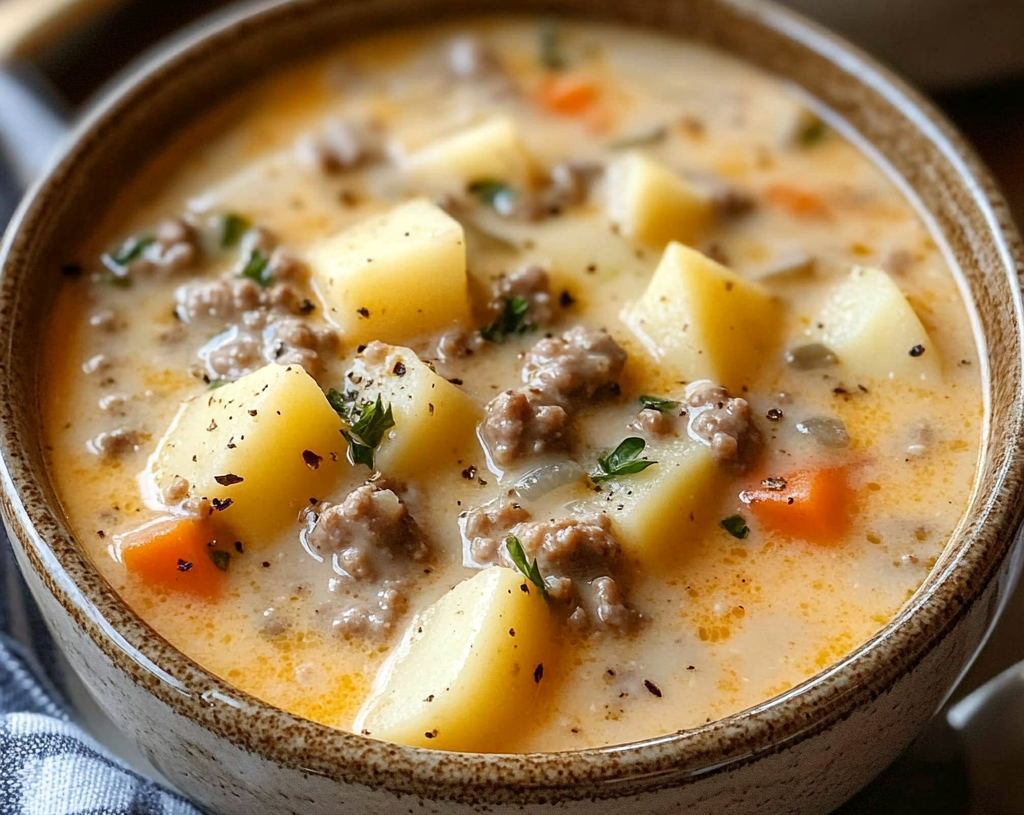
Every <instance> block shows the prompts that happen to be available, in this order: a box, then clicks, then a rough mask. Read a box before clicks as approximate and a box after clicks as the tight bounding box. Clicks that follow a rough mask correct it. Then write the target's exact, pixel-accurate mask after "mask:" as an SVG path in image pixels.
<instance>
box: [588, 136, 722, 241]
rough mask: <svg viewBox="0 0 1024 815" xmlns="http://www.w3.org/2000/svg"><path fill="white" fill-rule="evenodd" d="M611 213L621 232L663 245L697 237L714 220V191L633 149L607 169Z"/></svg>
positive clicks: (637, 238) (609, 211)
mask: <svg viewBox="0 0 1024 815" xmlns="http://www.w3.org/2000/svg"><path fill="white" fill-rule="evenodd" d="M608 214H609V216H610V217H611V219H612V222H613V223H615V224H617V225H618V227H619V229H620V230H621V231H622V232H623V234H625V235H627V236H628V237H630V238H635V239H636V240H639V241H643V242H644V243H647V244H650V245H651V246H654V247H657V248H659V249H660V248H661V247H663V246H664V245H665V244H666V243H668V242H669V241H680V242H682V243H687V244H689V243H693V242H694V241H695V240H697V239H698V238H699V237H700V236H701V235H702V234H703V233H704V232H705V231H706V230H707V229H708V228H709V227H710V226H711V225H712V223H713V221H714V206H713V204H712V201H711V197H710V196H709V195H708V194H707V193H706V192H705V191H703V190H701V189H698V188H697V187H696V186H694V185H693V184H691V183H690V182H689V181H687V180H686V179H685V178H683V177H682V176H680V175H677V174H676V173H674V172H673V171H672V170H670V169H669V168H668V167H666V166H665V165H663V164H661V163H659V162H657V161H655V160H654V159H652V158H649V157H648V156H645V155H643V154H642V153H629V154H627V155H625V156H623V157H622V158H621V159H619V160H618V161H617V162H615V163H614V164H613V165H612V166H611V168H610V170H609V173H608Z"/></svg>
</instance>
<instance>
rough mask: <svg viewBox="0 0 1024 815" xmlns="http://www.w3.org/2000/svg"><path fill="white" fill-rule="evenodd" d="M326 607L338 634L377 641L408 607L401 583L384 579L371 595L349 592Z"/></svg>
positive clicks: (390, 628)
mask: <svg viewBox="0 0 1024 815" xmlns="http://www.w3.org/2000/svg"><path fill="white" fill-rule="evenodd" d="M326 610H327V611H328V613H329V614H330V615H331V628H332V629H333V630H334V631H335V632H336V633H337V634H340V635H341V636H343V637H345V638H352V637H359V638H360V639H372V640H376V641H378V642H380V641H383V640H386V639H387V638H388V637H389V636H390V635H391V633H392V631H394V628H395V623H396V622H397V621H398V620H399V619H400V618H401V617H402V616H404V615H405V613H406V612H407V611H408V610H409V600H408V598H407V597H406V595H405V592H404V590H403V586H402V585H401V583H398V582H394V581H390V580H385V581H383V582H382V583H381V589H380V590H379V591H378V592H376V594H375V595H374V596H372V597H369V598H366V599H364V598H362V597H360V596H359V595H357V594H351V595H349V596H347V597H344V598H339V599H338V600H337V601H335V602H333V603H330V604H329V605H328V608H327V609H326Z"/></svg>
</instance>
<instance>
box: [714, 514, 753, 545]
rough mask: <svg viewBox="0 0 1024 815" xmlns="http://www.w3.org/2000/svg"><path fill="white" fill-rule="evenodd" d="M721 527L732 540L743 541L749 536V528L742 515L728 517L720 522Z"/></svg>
mask: <svg viewBox="0 0 1024 815" xmlns="http://www.w3.org/2000/svg"><path fill="white" fill-rule="evenodd" d="M720 525H721V527H722V529H724V530H725V531H726V532H728V533H729V534H730V535H732V536H733V537H734V538H739V539H740V540H743V539H744V538H746V537H747V535H749V534H750V527H749V526H747V522H746V520H745V519H744V517H743V516H742V515H730V516H729V517H728V518H724V519H722V521H721V524H720Z"/></svg>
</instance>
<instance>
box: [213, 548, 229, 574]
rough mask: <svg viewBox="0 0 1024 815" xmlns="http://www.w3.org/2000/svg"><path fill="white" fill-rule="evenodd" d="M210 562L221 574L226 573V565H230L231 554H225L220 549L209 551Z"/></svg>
mask: <svg viewBox="0 0 1024 815" xmlns="http://www.w3.org/2000/svg"><path fill="white" fill-rule="evenodd" d="M210 560H212V561H213V565H214V566H216V567H217V568H218V569H220V570H221V571H222V572H226V571H227V570H228V565H229V564H230V563H231V553H230V552H225V551H223V550H222V549H211V550H210Z"/></svg>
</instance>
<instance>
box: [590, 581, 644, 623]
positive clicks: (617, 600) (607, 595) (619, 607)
mask: <svg viewBox="0 0 1024 815" xmlns="http://www.w3.org/2000/svg"><path fill="white" fill-rule="evenodd" d="M590 587H591V589H592V590H593V594H592V597H591V602H592V606H593V614H594V616H595V617H597V620H598V623H599V624H600V626H601V627H603V628H620V629H621V628H626V627H628V626H629V625H631V624H632V622H633V620H634V619H635V618H636V612H634V611H633V610H632V609H631V608H629V606H627V605H626V600H625V598H624V597H623V596H622V590H621V589H620V588H619V584H618V583H616V582H615V581H614V580H613V579H612V578H610V577H596V578H594V580H593V581H592V582H591V584H590Z"/></svg>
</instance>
